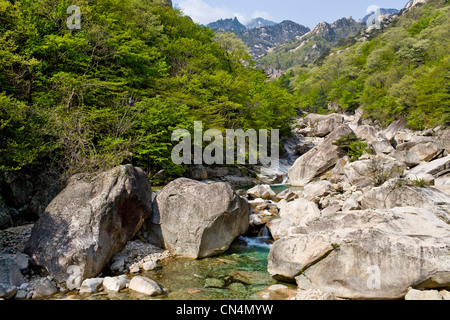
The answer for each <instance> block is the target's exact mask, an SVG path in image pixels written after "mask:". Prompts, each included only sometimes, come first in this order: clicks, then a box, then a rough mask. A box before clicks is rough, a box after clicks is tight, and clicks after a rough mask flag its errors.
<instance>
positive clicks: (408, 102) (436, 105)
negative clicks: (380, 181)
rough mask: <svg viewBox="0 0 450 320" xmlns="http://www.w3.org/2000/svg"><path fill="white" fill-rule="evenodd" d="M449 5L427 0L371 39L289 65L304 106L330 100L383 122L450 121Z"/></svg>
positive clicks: (314, 106)
mask: <svg viewBox="0 0 450 320" xmlns="http://www.w3.org/2000/svg"><path fill="white" fill-rule="evenodd" d="M449 38H450V6H449V5H448V1H441V0H430V1H428V2H427V4H424V5H423V6H420V7H416V8H414V9H411V10H408V11H405V12H404V13H403V15H401V16H400V17H399V18H398V19H397V20H396V21H395V23H392V24H391V25H390V26H389V27H388V28H387V29H385V30H384V31H383V32H380V33H379V34H378V35H376V36H375V37H374V38H373V39H372V40H370V41H365V42H363V41H359V42H357V43H355V44H353V45H351V46H349V47H348V48H346V49H345V50H344V51H341V52H339V53H338V52H337V50H336V49H335V50H332V52H331V54H332V55H329V56H327V57H322V58H321V62H320V64H319V65H310V66H309V67H300V66H296V67H293V68H292V69H291V70H292V72H293V73H294V76H292V77H291V79H290V85H291V87H292V89H293V90H294V94H296V95H297V96H298V97H299V100H300V102H299V105H300V106H301V107H302V108H303V109H304V110H306V111H313V112H317V110H320V109H321V108H325V106H326V105H327V104H328V103H329V102H331V103H332V104H333V105H337V106H339V107H340V108H341V109H342V110H344V111H348V112H352V111H354V110H356V109H357V108H359V107H362V109H363V110H364V112H365V115H366V116H368V117H371V118H372V119H374V120H376V121H378V122H379V123H381V124H385V125H388V124H389V123H391V122H392V121H394V120H395V119H398V118H404V119H407V120H408V126H409V127H410V128H413V129H424V128H427V127H432V126H437V125H449V123H450V122H449V114H450V111H449V110H450V96H449V94H450V88H449V83H450V82H449V77H450V60H449V59H450V58H449V52H450V47H449V42H448V41H447V39H449Z"/></svg>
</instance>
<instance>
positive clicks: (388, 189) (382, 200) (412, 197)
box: [361, 179, 450, 223]
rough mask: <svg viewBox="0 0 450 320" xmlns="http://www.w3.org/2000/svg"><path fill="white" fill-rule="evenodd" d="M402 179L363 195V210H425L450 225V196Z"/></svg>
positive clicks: (393, 180) (387, 183) (391, 181)
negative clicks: (410, 207)
mask: <svg viewBox="0 0 450 320" xmlns="http://www.w3.org/2000/svg"><path fill="white" fill-rule="evenodd" d="M405 182H406V181H404V180H401V179H392V180H389V181H386V182H385V183H384V184H383V185H381V186H380V187H376V188H372V189H370V190H369V191H367V192H366V193H364V195H363V199H362V203H361V205H362V209H391V208H395V207H409V206H412V207H417V208H423V209H426V210H428V211H429V212H432V213H433V214H435V215H436V216H438V217H440V218H441V219H442V220H443V221H445V222H447V223H450V196H449V195H447V194H445V193H443V192H441V191H439V190H437V189H435V188H430V187H422V188H420V187H416V186H411V185H407V184H405Z"/></svg>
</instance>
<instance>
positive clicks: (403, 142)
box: [267, 113, 450, 299]
mask: <svg viewBox="0 0 450 320" xmlns="http://www.w3.org/2000/svg"><path fill="white" fill-rule="evenodd" d="M296 130H297V133H298V134H299V135H301V138H300V139H303V140H306V139H308V138H314V139H316V141H317V139H320V140H319V143H318V144H317V145H316V146H315V147H314V148H312V149H310V150H309V151H308V152H306V153H305V154H303V155H302V156H300V157H299V158H298V159H297V160H296V162H295V164H294V165H293V166H292V168H291V169H290V170H289V174H288V176H289V183H290V184H291V185H293V186H299V187H303V190H302V191H285V194H284V199H282V200H281V201H279V202H278V203H277V206H278V209H279V218H277V219H274V220H272V221H271V222H269V223H268V224H267V227H268V228H269V230H270V232H271V234H272V236H273V237H274V239H275V240H276V241H275V243H274V245H273V246H272V248H271V252H270V255H269V261H268V271H269V272H270V274H271V275H272V276H273V277H275V278H276V279H278V280H281V281H286V282H293V283H296V284H297V286H298V288H299V289H300V291H301V293H299V298H301V297H302V295H303V296H306V297H308V296H309V295H308V294H307V293H308V292H316V293H317V296H318V297H321V296H322V297H325V296H326V297H327V299H328V298H330V296H333V297H335V298H345V299H400V298H404V297H405V296H406V295H407V293H408V292H414V291H411V289H409V288H413V289H414V290H427V289H433V290H435V289H444V288H448V287H449V286H450V265H449V261H450V227H449V222H450V196H449V195H450V193H449V188H448V187H449V185H450V171H449V169H450V156H449V152H450V146H449V142H450V138H449V137H450V131H449V130H444V129H442V128H435V129H433V130H427V131H423V132H413V131H411V130H408V129H407V128H405V123H404V122H401V121H398V122H395V123H393V124H392V125H391V126H389V127H388V128H387V129H385V130H380V129H377V128H375V127H374V126H371V125H368V124H363V121H362V118H361V115H360V114H358V113H357V114H356V115H353V116H346V115H337V114H333V115H329V116H322V115H308V116H307V117H306V118H303V119H301V120H299V123H298V124H297V129H296ZM350 133H355V134H356V136H357V137H359V138H361V139H364V140H365V141H366V142H367V144H368V150H370V151H369V152H367V153H366V154H364V155H363V156H362V157H361V158H360V159H359V160H357V161H353V162H352V161H350V159H349V157H348V156H347V155H346V154H345V152H343V150H341V149H340V148H339V147H338V146H337V145H335V144H334V142H336V141H337V140H338V139H339V138H340V137H342V136H345V135H349V134H350ZM309 141H311V140H309ZM279 197H280V196H279ZM282 197H283V195H281V197H280V198H282ZM408 290H409V291H408ZM444 293H445V291H444ZM416 296H417V295H416ZM444 296H445V295H444Z"/></svg>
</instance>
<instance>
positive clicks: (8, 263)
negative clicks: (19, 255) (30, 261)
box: [0, 255, 25, 287]
mask: <svg viewBox="0 0 450 320" xmlns="http://www.w3.org/2000/svg"><path fill="white" fill-rule="evenodd" d="M24 282H25V279H24V278H23V276H22V273H21V272H20V267H19V266H18V265H17V263H16V261H15V260H14V259H13V258H12V257H9V256H1V255H0V283H3V284H4V285H6V286H16V287H19V286H20V285H21V284H23V283H24Z"/></svg>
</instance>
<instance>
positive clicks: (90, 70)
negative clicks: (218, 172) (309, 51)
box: [0, 0, 295, 176]
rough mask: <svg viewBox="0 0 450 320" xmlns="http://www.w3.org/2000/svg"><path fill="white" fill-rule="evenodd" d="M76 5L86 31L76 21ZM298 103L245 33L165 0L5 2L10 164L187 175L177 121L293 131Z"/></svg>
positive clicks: (1, 30) (1, 165)
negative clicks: (177, 146)
mask: <svg viewBox="0 0 450 320" xmlns="http://www.w3.org/2000/svg"><path fill="white" fill-rule="evenodd" d="M70 5H76V6H78V7H80V11H81V28H80V29H69V28H68V27H67V19H68V18H69V17H70V13H67V8H68V7H69V6H70ZM294 106H295V105H294V102H293V99H292V97H291V96H290V94H289V93H288V92H287V91H286V89H284V88H282V87H281V86H279V85H278V84H277V83H269V82H268V81H267V77H266V75H265V74H264V72H262V71H261V70H257V69H256V68H254V66H253V63H252V61H251V60H250V58H249V55H248V52H247V51H246V48H245V46H244V45H243V43H242V42H241V41H240V40H238V39H236V38H234V37H233V36H232V35H221V36H219V37H217V38H216V35H215V34H214V32H213V31H212V30H211V29H210V28H207V27H203V26H200V25H198V24H195V23H193V22H192V20H191V19H190V18H189V17H185V16H183V15H182V13H181V12H179V11H178V10H175V9H173V8H172V7H171V6H168V5H165V1H163V0H161V1H152V0H97V1H89V0H71V1H68V0H16V1H13V0H10V1H8V0H0V170H1V171H9V170H19V169H33V168H36V167H52V168H56V169H58V170H60V171H61V172H64V173H65V174H67V175H71V174H73V173H76V172H81V171H93V170H99V169H105V168H109V167H111V166H115V165H118V164H121V163H124V162H131V163H133V164H135V165H137V166H140V167H142V168H143V169H144V170H146V171H147V172H148V173H149V175H150V176H152V175H154V174H155V173H156V172H158V171H159V170H161V169H162V170H166V171H167V172H169V173H179V172H182V171H183V168H181V167H179V166H176V165H174V164H173V163H171V161H170V155H171V148H172V146H173V144H172V141H171V132H172V131H173V130H175V129H176V128H181V127H182V128H187V129H191V128H192V126H193V122H194V121H203V123H204V126H205V130H206V129H208V128H218V129H220V130H225V129H227V128H244V129H245V128H253V129H280V130H281V131H282V133H286V134H287V133H288V132H289V119H290V118H291V117H292V116H293V115H294V113H295V108H294Z"/></svg>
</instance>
